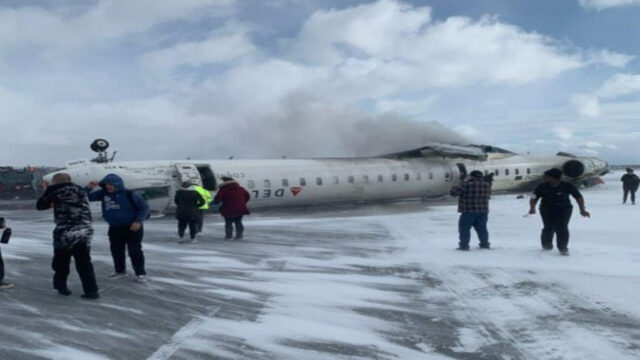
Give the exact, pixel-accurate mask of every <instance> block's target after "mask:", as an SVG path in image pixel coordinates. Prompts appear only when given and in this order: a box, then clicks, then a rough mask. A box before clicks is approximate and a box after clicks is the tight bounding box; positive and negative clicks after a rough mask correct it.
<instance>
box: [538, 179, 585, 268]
mask: <svg viewBox="0 0 640 360" xmlns="http://www.w3.org/2000/svg"><path fill="white" fill-rule="evenodd" d="M561 178H562V170H560V169H550V170H547V171H545V173H544V176H543V177H542V181H543V183H542V184H540V185H538V186H537V187H536V189H535V190H534V192H533V196H531V200H530V201H529V205H530V206H529V214H531V215H534V214H535V213H536V204H537V203H538V200H540V199H542V202H541V204H540V216H541V217H542V223H543V228H542V234H541V235H540V242H541V243H542V248H543V249H544V250H552V249H553V235H554V234H555V235H556V245H557V247H558V250H559V251H560V254H562V255H569V248H568V245H569V220H571V213H572V211H573V206H572V205H571V200H570V199H569V196H572V197H573V198H574V199H575V200H576V202H577V203H578V206H579V207H580V215H582V216H584V217H590V216H591V215H590V214H589V212H588V211H587V210H586V209H585V206H584V198H583V197H582V194H580V191H578V189H577V188H576V187H575V186H574V185H573V184H570V183H568V182H564V181H560V179H561Z"/></svg>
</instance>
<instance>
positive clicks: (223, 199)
mask: <svg viewBox="0 0 640 360" xmlns="http://www.w3.org/2000/svg"><path fill="white" fill-rule="evenodd" d="M250 199H251V195H250V194H249V192H248V191H247V190H245V189H244V188H243V187H242V186H240V185H239V184H238V183H237V182H235V181H227V182H223V183H222V184H220V186H219V188H218V193H217V194H216V196H215V197H214V198H213V203H214V204H220V203H221V204H222V206H220V213H221V214H222V216H224V217H226V218H233V217H240V216H243V215H249V209H248V208H247V202H249V200H250Z"/></svg>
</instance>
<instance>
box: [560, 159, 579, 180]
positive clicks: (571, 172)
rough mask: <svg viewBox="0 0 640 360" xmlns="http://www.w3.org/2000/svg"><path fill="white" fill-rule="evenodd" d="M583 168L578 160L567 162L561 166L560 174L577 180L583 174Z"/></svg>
mask: <svg viewBox="0 0 640 360" xmlns="http://www.w3.org/2000/svg"><path fill="white" fill-rule="evenodd" d="M584 170H585V166H584V164H583V163H582V162H581V161H579V160H569V161H567V162H565V163H564V165H562V172H563V173H564V174H565V175H566V176H568V177H571V178H577V177H580V176H582V174H584Z"/></svg>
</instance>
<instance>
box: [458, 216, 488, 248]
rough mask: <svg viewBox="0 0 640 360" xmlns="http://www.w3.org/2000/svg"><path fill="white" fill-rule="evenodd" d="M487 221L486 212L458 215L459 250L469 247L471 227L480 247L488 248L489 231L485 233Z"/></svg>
mask: <svg viewBox="0 0 640 360" xmlns="http://www.w3.org/2000/svg"><path fill="white" fill-rule="evenodd" d="M488 219H489V214H488V213H486V212H481V213H479V212H476V213H472V212H465V213H462V214H460V220H459V221H458V232H459V233H460V243H459V244H458V245H459V246H460V247H461V248H468V247H469V241H470V240H471V227H473V228H474V229H475V230H476V233H477V234H478V239H479V240H480V246H489V231H487V220H488Z"/></svg>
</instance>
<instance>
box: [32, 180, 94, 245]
mask: <svg viewBox="0 0 640 360" xmlns="http://www.w3.org/2000/svg"><path fill="white" fill-rule="evenodd" d="M52 204H53V217H54V221H55V223H56V228H55V229H54V230H53V247H54V248H55V249H70V248H72V247H73V246H75V245H76V244H78V243H81V242H82V243H86V244H87V245H90V244H91V236H92V235H93V228H92V227H91V208H90V207H89V200H88V199H87V193H86V192H85V190H84V189H83V188H81V187H80V186H78V185H75V184H73V183H70V182H69V183H64V184H56V185H51V186H49V187H48V188H47V190H46V191H45V193H44V194H43V195H42V196H41V197H40V198H39V199H38V201H37V202H36V208H37V209H38V210H46V209H49V208H50V207H51V205H52Z"/></svg>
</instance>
